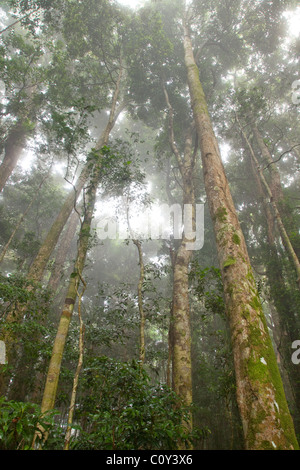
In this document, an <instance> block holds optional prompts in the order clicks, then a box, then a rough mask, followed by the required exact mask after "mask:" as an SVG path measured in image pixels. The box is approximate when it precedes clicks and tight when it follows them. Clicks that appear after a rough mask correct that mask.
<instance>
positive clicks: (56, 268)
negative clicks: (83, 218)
mask: <svg viewBox="0 0 300 470" xmlns="http://www.w3.org/2000/svg"><path fill="white" fill-rule="evenodd" d="M78 224H79V214H77V212H76V211H74V212H73V214H72V215H71V217H70V219H69V223H68V226H67V227H66V231H65V233H64V234H63V238H62V240H61V242H60V245H59V247H58V250H57V253H56V256H55V261H54V264H53V268H52V272H51V276H50V279H49V282H48V288H49V289H51V290H52V291H53V292H56V290H57V288H58V285H59V283H60V281H61V276H62V269H63V266H64V263H65V260H66V256H67V254H68V251H69V248H70V245H71V243H72V240H73V238H74V236H75V232H76V229H77V226H78Z"/></svg>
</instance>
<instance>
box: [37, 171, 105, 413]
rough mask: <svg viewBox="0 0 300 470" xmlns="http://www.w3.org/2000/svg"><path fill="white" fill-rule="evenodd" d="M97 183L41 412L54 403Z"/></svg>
mask: <svg viewBox="0 0 300 470" xmlns="http://www.w3.org/2000/svg"><path fill="white" fill-rule="evenodd" d="M97 184H98V178H97V176H96V175H95V178H94V180H93V182H92V184H91V187H90V188H89V189H88V198H87V204H86V207H85V215H84V220H83V223H82V226H81V229H80V233H79V245H78V252H77V259H76V262H75V265H74V271H73V273H72V274H71V276H70V281H69V287H68V292H67V295H66V298H65V303H64V307H63V310H62V313H61V317H60V322H59V325H58V329H57V335H56V338H55V341H54V345H53V351H52V356H51V360H50V364H49V369H48V374H47V379H46V384H45V388H44V395H43V400H42V406H41V410H42V413H45V412H46V411H49V410H51V409H53V407H54V404H55V398H56V392H57V386H58V380H59V374H60V368H61V363H62V358H63V352H64V347H65V343H66V339H67V335H68V331H69V326H70V322H71V318H72V314H73V310H74V306H75V302H76V298H77V291H78V287H79V284H80V281H81V277H82V271H83V268H84V265H85V259H86V255H87V251H88V246H89V239H90V230H91V223H92V218H93V213H94V206H95V200H96V190H97Z"/></svg>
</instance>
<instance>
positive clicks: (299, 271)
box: [240, 126, 300, 289]
mask: <svg viewBox="0 0 300 470" xmlns="http://www.w3.org/2000/svg"><path fill="white" fill-rule="evenodd" d="M240 127H241V126H240ZM241 132H242V135H243V138H244V140H245V142H246V144H247V146H248V148H249V151H250V154H251V158H252V159H253V162H254V164H255V165H256V168H257V171H258V173H259V177H260V180H261V182H262V185H263V187H264V189H265V192H266V194H267V196H268V198H269V200H270V204H271V206H272V209H273V211H274V215H275V219H276V222H277V226H278V229H279V233H280V236H281V239H282V243H283V245H284V247H285V249H286V252H287V254H288V256H289V258H290V260H291V262H292V263H293V265H294V268H295V271H296V274H297V283H298V286H299V289H300V262H299V259H298V257H297V254H296V253H295V250H294V248H293V245H292V243H291V240H290V238H289V236H288V233H287V231H286V228H285V226H284V223H283V221H282V217H281V214H280V212H279V209H278V206H277V202H276V200H278V199H277V198H278V195H277V196H276V198H275V197H274V196H273V193H272V191H271V188H270V186H269V184H268V183H267V180H266V178H265V177H264V174H263V171H262V169H261V167H260V165H259V162H258V160H257V158H256V156H255V153H254V150H253V148H252V145H251V144H250V142H249V139H248V138H247V136H246V134H245V132H244V131H243V130H242V128H241ZM276 191H277V190H276Z"/></svg>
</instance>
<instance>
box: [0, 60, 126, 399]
mask: <svg viewBox="0 0 300 470" xmlns="http://www.w3.org/2000/svg"><path fill="white" fill-rule="evenodd" d="M122 75H123V66H122V64H120V69H119V76H118V80H117V82H116V86H115V90H114V94H113V97H112V104H111V109H110V115H109V118H108V122H107V125H106V127H105V129H104V131H103V133H102V135H101V137H100V138H99V140H98V142H97V144H96V147H95V150H100V149H101V148H102V147H103V146H104V145H106V144H107V142H108V139H109V135H110V133H111V131H112V129H113V127H114V125H115V123H116V120H117V118H118V116H119V114H120V113H121V111H122V110H123V109H124V107H125V102H123V103H121V104H120V105H119V106H118V105H117V104H118V98H119V95H120V86H121V79H122ZM90 174H91V168H90V162H89V161H88V162H87V163H86V165H85V166H84V168H83V170H82V172H81V174H80V176H79V178H78V181H77V183H76V186H75V187H74V191H72V192H71V193H70V194H69V196H68V197H67V198H66V200H65V202H64V204H63V206H62V208H61V210H60V212H59V214H58V216H57V217H56V219H55V221H54V223H53V224H52V227H51V228H50V230H49V232H48V234H47V236H46V238H45V240H44V242H43V244H42V246H41V247H40V250H39V252H38V254H37V256H36V258H35V260H34V262H33V263H32V265H31V266H30V269H29V272H28V275H27V278H28V279H30V280H31V281H33V283H35V282H40V281H41V280H42V277H43V274H44V271H45V269H46V266H47V263H48V261H49V258H50V256H51V253H52V251H53V250H54V248H55V246H56V244H57V242H58V239H59V237H60V234H61V232H62V230H63V228H64V226H65V224H66V223H67V221H68V219H69V216H70V214H71V213H72V210H73V209H74V206H75V205H76V201H77V199H78V197H79V194H80V193H81V191H82V189H83V187H84V185H85V184H86V182H87V181H88V178H89V177H90ZM33 288H34V287H33V286H31V287H30V288H29V290H32V289H33ZM25 311H26V307H25V308H24V307H19V308H17V309H16V310H15V311H14V312H10V313H9V315H8V316H7V320H6V321H7V322H8V323H9V322H21V321H22V319H23V315H24V312H25ZM4 341H5V344H6V353H7V362H8V364H11V352H12V350H13V343H14V339H13V337H12V335H11V334H10V333H9V332H7V333H6V334H5V338H4ZM6 388H7V380H6V378H5V377H4V374H3V373H2V371H1V370H0V395H4V394H5V391H6Z"/></svg>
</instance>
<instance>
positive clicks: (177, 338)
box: [163, 84, 197, 430]
mask: <svg viewBox="0 0 300 470" xmlns="http://www.w3.org/2000/svg"><path fill="white" fill-rule="evenodd" d="M163 91H164V95H165V100H166V105H167V107H168V116H169V130H168V133H169V144H170V148H171V151H172V153H173V154H174V156H175V158H176V161H177V164H178V167H179V170H180V174H181V179H182V192H183V194H182V195H183V207H185V205H186V204H189V205H191V206H192V207H193V214H192V217H193V223H192V229H193V230H194V229H195V220H194V217H195V196H194V185H193V176H194V167H195V156H196V150H195V151H194V153H193V130H194V125H193V124H191V126H190V127H189V129H188V130H187V131H186V135H185V146H184V152H183V156H181V154H180V151H179V149H178V147H177V145H176V142H175V135H174V126H173V108H172V105H171V103H170V100H169V95H168V92H167V88H166V86H165V85H164V84H163ZM195 148H196V149H197V144H196V147H195ZM186 235H187V234H186V233H183V237H182V240H181V243H180V246H179V248H178V250H177V252H176V253H175V254H174V258H173V261H174V262H172V267H173V298H172V312H171V320H170V332H169V335H170V339H171V338H172V341H169V347H172V351H171V352H172V386H173V389H174V391H175V392H176V393H177V394H178V395H179V396H180V397H181V398H182V400H183V401H184V403H185V404H186V405H187V406H189V405H191V404H192V400H193V397H192V361H191V326H190V302H189V264H190V260H191V256H192V253H193V252H192V251H191V250H189V249H188V248H187V243H189V242H191V240H188V239H187V238H186ZM168 380H169V381H170V379H168ZM188 427H189V429H190V430H191V429H192V416H190V421H189V423H188Z"/></svg>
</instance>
